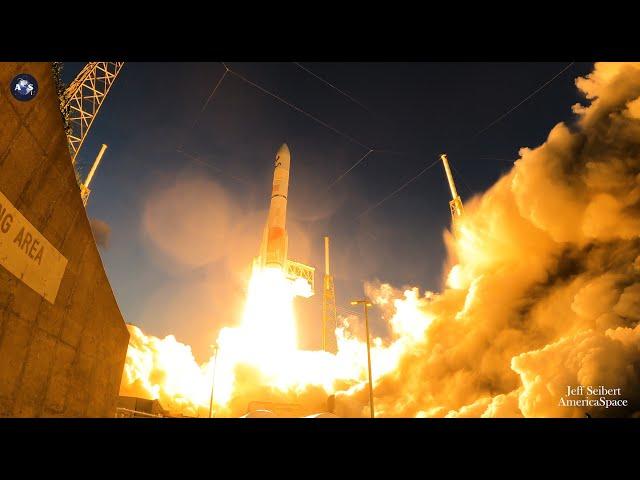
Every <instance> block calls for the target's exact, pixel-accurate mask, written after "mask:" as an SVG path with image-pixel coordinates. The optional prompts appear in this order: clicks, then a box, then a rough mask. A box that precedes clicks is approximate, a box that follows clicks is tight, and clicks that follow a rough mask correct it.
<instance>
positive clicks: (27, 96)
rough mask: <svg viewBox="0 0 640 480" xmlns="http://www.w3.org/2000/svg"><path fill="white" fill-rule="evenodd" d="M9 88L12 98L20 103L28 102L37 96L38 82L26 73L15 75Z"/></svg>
mask: <svg viewBox="0 0 640 480" xmlns="http://www.w3.org/2000/svg"><path fill="white" fill-rule="evenodd" d="M10 88H11V94H12V95H13V98H15V99H16V100H20V101H21V102H26V101H29V100H31V99H33V98H35V96H36V95H37V94H38V82H37V81H36V79H35V78H33V77H32V76H31V75H29V74H28V73H21V74H20V75H16V76H15V77H14V79H13V80H12V81H11V87H10Z"/></svg>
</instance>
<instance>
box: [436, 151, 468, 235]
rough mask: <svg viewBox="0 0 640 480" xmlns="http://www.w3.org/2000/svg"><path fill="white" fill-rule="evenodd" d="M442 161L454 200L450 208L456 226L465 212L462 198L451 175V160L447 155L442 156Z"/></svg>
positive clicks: (450, 203) (452, 220)
mask: <svg viewBox="0 0 640 480" xmlns="http://www.w3.org/2000/svg"><path fill="white" fill-rule="evenodd" d="M440 159H441V160H442V164H443V165H444V171H445V173H446V174H447V180H448V181H449V189H450V190H451V198H452V200H451V201H450V202H449V208H450V210H451V222H452V224H453V225H454V226H455V223H456V219H457V218H458V217H460V216H462V213H463V211H464V210H463V208H462V199H461V198H460V195H458V191H457V190H456V184H455V183H453V175H451V169H450V168H449V160H447V154H446V153H443V154H441V155H440Z"/></svg>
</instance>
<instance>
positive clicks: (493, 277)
mask: <svg viewBox="0 0 640 480" xmlns="http://www.w3.org/2000/svg"><path fill="white" fill-rule="evenodd" d="M576 83H577V86H578V87H579V89H580V90H581V91H582V92H584V94H585V95H586V97H587V99H589V100H591V104H590V105H588V106H576V107H574V110H575V111H576V112H577V114H578V115H579V119H578V122H577V125H576V126H575V129H574V130H573V131H572V129H570V128H569V127H568V126H567V125H564V124H558V125H556V126H555V127H554V128H553V129H552V131H551V132H550V134H549V136H548V139H547V141H546V142H545V143H544V144H543V145H541V146H539V147H538V148H535V149H528V148H523V149H522V150H521V151H520V155H521V157H520V159H519V160H518V161H517V162H516V163H515V166H514V168H513V169H512V170H511V172H509V173H508V174H507V175H506V176H504V177H503V178H501V179H500V180H499V181H498V182H497V183H496V185H494V186H493V187H492V188H491V189H490V190H489V191H487V192H486V193H485V194H484V195H482V196H481V197H477V198H474V199H473V200H472V201H470V202H468V203H467V205H466V213H465V217H464V218H463V219H462V221H461V222H460V225H459V228H458V230H457V240H455V241H449V242H448V244H449V246H450V250H451V256H452V257H455V258H456V259H457V260H458V265H457V266H454V267H453V269H452V271H451V274H450V275H449V286H450V288H448V289H446V290H445V291H444V293H442V294H441V295H436V296H434V297H433V298H432V299H431V300H430V301H429V302H428V303H426V304H425V305H424V306H423V307H422V310H423V311H425V312H428V313H429V314H431V315H432V316H433V317H434V321H433V322H432V323H431V324H430V325H429V327H428V329H427V330H426V335H425V337H424V343H423V345H422V347H421V348H420V349H415V350H414V351H412V352H407V354H406V355H405V356H404V357H403V359H402V361H401V362H400V365H399V367H398V369H397V371H394V372H393V374H392V375H388V376H387V377H385V378H383V379H381V380H380V382H379V384H378V386H377V389H376V390H377V395H378V396H379V397H380V398H379V400H378V404H379V405H380V408H381V410H382V411H383V412H384V413H385V414H387V415H403V416H406V415H409V416H413V415H418V416H447V415H448V416H527V417H531V416H562V417H566V416H577V417H579V416H584V414H585V413H590V414H591V415H593V416H619V415H631V414H633V412H634V411H638V410H640V407H639V403H638V402H639V401H640V342H639V340H640V326H638V321H639V320H640V308H639V307H640V303H639V302H640V297H639V296H638V294H639V293H640V268H639V267H640V257H639V256H638V255H639V254H640V239H638V234H640V216H639V215H638V213H640V112H639V111H638V105H640V65H638V64H603V63H598V64H596V66H595V69H594V71H593V72H592V73H591V74H590V75H589V76H587V77H586V78H582V79H578V81H577V82H576ZM579 385H582V386H584V387H585V388H586V387H588V386H594V387H596V386H606V387H609V388H620V392H619V396H617V397H611V398H610V399H626V400H627V402H628V405H629V406H628V407H618V408H606V407H603V406H600V405H593V404H592V405H586V406H585V405H580V406H570V405H569V406H568V405H563V404H562V403H566V402H565V400H567V399H572V398H571V397H568V396H567V395H568V388H569V387H575V386H579ZM407 398H411V399H412V400H411V402H409V403H407V402H406V400H405V399H407ZM575 398H578V399H581V398H582V397H575ZM595 398H599V397H595V396H592V397H591V399H592V400H595Z"/></svg>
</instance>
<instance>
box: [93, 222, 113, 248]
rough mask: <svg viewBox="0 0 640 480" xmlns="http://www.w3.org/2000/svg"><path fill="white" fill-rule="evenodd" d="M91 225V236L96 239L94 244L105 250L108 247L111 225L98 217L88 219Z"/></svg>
mask: <svg viewBox="0 0 640 480" xmlns="http://www.w3.org/2000/svg"><path fill="white" fill-rule="evenodd" d="M89 224H90V225H91V231H92V232H93V238H95V240H96V244H97V245H98V246H99V247H102V248H104V249H105V250H106V249H108V248H109V242H110V240H111V226H110V225H109V224H108V223H107V222H105V221H104V220H100V219H98V218H91V219H89Z"/></svg>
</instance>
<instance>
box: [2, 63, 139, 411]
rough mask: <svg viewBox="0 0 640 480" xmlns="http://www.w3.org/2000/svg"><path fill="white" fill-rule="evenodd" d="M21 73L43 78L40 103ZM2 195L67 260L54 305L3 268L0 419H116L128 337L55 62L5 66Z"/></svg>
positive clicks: (40, 87) (3, 72)
mask: <svg viewBox="0 0 640 480" xmlns="http://www.w3.org/2000/svg"><path fill="white" fill-rule="evenodd" d="M18 73H29V74H31V75H33V76H34V77H35V78H36V79H37V81H38V85H39V92H38V94H37V97H36V98H34V99H33V100H31V101H28V102H19V101H17V100H15V99H14V98H13V96H12V95H11V93H10V91H9V83H10V82H11V80H12V79H13V77H14V76H15V75H16V74H18ZM108 101H109V100H108V99H107V100H106V102H108ZM104 108H109V107H108V105H105V106H104ZM0 192H2V193H3V194H4V195H5V196H6V197H7V198H8V199H9V201H10V202H12V203H13V205H14V206H15V207H16V208H17V209H18V210H19V211H20V212H21V213H22V215H24V216H25V217H26V218H27V220H28V221H29V222H31V224H32V225H33V226H34V227H35V228H36V229H37V230H38V231H39V232H40V233H41V234H42V235H43V236H44V237H45V238H46V239H47V240H48V241H49V242H50V243H51V244H53V246H54V247H55V248H56V249H57V250H58V251H59V252H60V253H61V254H62V255H64V257H66V258H67V259H68V263H67V266H66V269H65V271H64V275H63V277H62V281H61V283H60V288H59V290H58V293H57V296H56V298H55V302H54V303H53V304H52V303H50V302H49V301H47V300H46V299H45V298H43V297H42V296H41V295H40V294H39V293H37V292H36V291H34V290H32V289H31V288H30V287H28V286H27V285H26V284H25V283H23V282H22V281H21V280H20V279H18V278H17V277H16V276H14V275H13V274H11V273H10V272H9V271H7V270H6V268H4V267H3V266H2V265H0V416H14V417H113V416H114V415H115V409H116V404H117V399H118V391H119V388H120V380H121V376H122V370H123V368H124V361H125V357H126V351H127V345H128V341H129V333H128V331H127V329H126V326H125V323H124V320H123V318H122V314H121V313H120V310H119V309H118V305H117V303H116V300H115V298H114V295H113V292H112V290H111V286H110V285H109V281H108V279H107V276H106V274H105V271H104V267H103V265H102V261H101V259H100V255H99V253H98V249H97V247H96V244H95V241H94V239H93V235H92V232H91V227H90V226H89V220H88V218H87V215H86V212H85V208H84V206H83V204H82V201H81V198H80V189H79V187H78V185H77V183H76V180H75V174H74V169H73V166H72V165H71V160H70V156H69V151H68V148H67V143H66V135H65V133H64V129H63V122H62V117H61V115H60V112H59V108H58V99H57V96H56V92H55V86H54V81H53V75H52V70H51V64H49V63H0Z"/></svg>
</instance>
